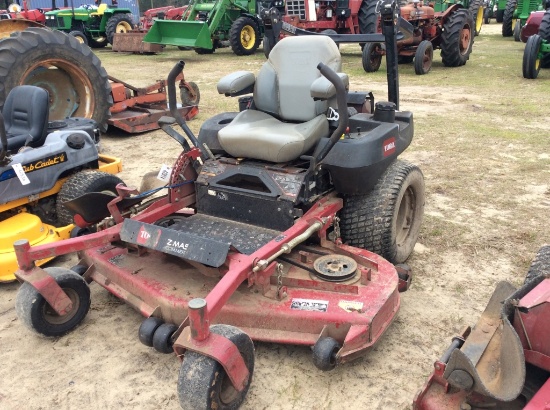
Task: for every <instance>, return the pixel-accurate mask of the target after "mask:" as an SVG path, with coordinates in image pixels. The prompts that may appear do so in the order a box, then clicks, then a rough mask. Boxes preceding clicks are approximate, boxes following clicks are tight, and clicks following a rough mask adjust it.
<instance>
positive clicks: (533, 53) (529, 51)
mask: <svg viewBox="0 0 550 410" xmlns="http://www.w3.org/2000/svg"><path fill="white" fill-rule="evenodd" d="M541 43H542V38H541V37H540V36H539V35H538V34H533V35H532V36H531V37H529V38H528V39H527V44H525V49H524V50H523V67H522V68H523V77H524V78H528V79H531V80H534V79H535V78H537V77H538V75H539V70H540V66H541V61H540V58H539V50H540V45H541Z"/></svg>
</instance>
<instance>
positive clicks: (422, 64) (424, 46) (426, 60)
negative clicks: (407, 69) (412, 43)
mask: <svg viewBox="0 0 550 410" xmlns="http://www.w3.org/2000/svg"><path fill="white" fill-rule="evenodd" d="M433 56H434V49H433V46H432V43H431V42H430V41H428V40H423V41H422V42H421V43H420V44H419V45H418V48H417V49H416V54H415V56H414V72H415V73H416V74H418V75H423V74H428V73H429V72H430V69H431V68H432V60H433Z"/></svg>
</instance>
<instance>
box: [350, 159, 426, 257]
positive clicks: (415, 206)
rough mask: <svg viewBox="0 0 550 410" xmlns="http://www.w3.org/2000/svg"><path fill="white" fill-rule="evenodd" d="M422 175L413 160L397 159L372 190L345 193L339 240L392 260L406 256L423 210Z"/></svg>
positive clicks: (416, 234) (411, 245)
mask: <svg viewBox="0 0 550 410" xmlns="http://www.w3.org/2000/svg"><path fill="white" fill-rule="evenodd" d="M424 200H425V193H424V176H423V175H422V171H420V169H419V168H418V167H417V166H416V165H413V164H410V163H408V162H405V161H401V160H396V161H394V162H393V163H392V164H391V165H390V166H389V167H388V169H387V170H386V171H385V172H384V174H382V176H381V177H380V179H379V180H378V182H377V183H376V185H375V186H374V188H373V189H372V191H371V192H369V193H368V194H366V195H350V196H345V197H344V208H343V209H342V211H341V216H340V220H341V222H340V228H341V232H342V240H343V241H344V242H345V243H347V244H349V245H352V246H357V247H359V248H363V249H368V250H369V251H371V252H374V253H377V254H379V255H381V256H383V257H384V258H385V259H387V260H388V261H390V262H391V263H393V264H398V263H403V262H405V261H406V260H407V258H408V257H409V255H410V254H411V252H412V251H413V248H414V245H415V243H416V241H417V239H418V234H419V232H420V225H421V224H422V216H423V214H424Z"/></svg>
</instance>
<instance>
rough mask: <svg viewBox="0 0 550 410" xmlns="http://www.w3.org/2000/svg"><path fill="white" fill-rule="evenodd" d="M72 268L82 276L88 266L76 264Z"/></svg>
mask: <svg viewBox="0 0 550 410" xmlns="http://www.w3.org/2000/svg"><path fill="white" fill-rule="evenodd" d="M71 270H72V271H73V272H74V273H76V274H77V275H79V276H82V275H84V274H85V273H86V271H87V270H88V267H87V266H86V265H74V266H73V267H72V268H71Z"/></svg>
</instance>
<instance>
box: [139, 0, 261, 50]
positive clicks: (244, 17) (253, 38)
mask: <svg viewBox="0 0 550 410" xmlns="http://www.w3.org/2000/svg"><path fill="white" fill-rule="evenodd" d="M257 14H258V13H257V10H256V1H255V0H196V1H195V2H193V3H192V4H191V5H190V6H189V7H188V8H187V10H186V11H185V13H184V14H183V17H182V19H181V20H179V21H178V20H156V21H155V23H154V24H153V26H152V27H151V29H150V30H149V32H148V33H147V35H146V36H145V38H144V39H143V41H144V42H146V43H156V44H163V45H174V46H178V47H180V48H183V47H190V48H193V49H194V50H195V52H197V53H198V54H211V53H213V52H214V50H215V49H216V48H221V47H224V46H226V45H230V46H231V48H232V50H233V52H234V53H235V54H237V55H239V56H241V55H250V54H254V52H255V51H256V50H257V49H258V46H259V45H260V43H261V41H262V37H263V25H262V22H261V20H260V19H259V18H258V17H257Z"/></svg>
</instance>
